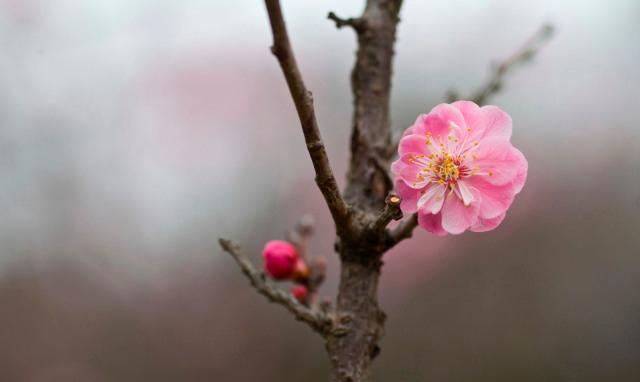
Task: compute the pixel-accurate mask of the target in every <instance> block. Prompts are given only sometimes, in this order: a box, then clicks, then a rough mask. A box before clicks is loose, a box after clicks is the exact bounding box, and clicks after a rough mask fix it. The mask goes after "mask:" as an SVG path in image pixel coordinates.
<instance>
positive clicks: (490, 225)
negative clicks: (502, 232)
mask: <svg viewBox="0 0 640 382" xmlns="http://www.w3.org/2000/svg"><path fill="white" fill-rule="evenodd" d="M505 215H506V214H505V213H504V212H503V213H501V214H500V215H498V216H496V217H494V218H491V219H483V218H478V221H477V222H476V224H474V225H472V226H471V228H469V230H471V231H473V232H487V231H491V230H492V229H495V228H496V227H497V226H499V225H500V223H502V221H503V220H504V217H505Z"/></svg>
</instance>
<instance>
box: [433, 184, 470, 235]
mask: <svg viewBox="0 0 640 382" xmlns="http://www.w3.org/2000/svg"><path fill="white" fill-rule="evenodd" d="M441 214H442V228H443V229H444V230H445V231H447V232H449V233H450V234H454V235H457V234H461V233H463V232H464V231H465V230H466V229H467V228H469V227H470V226H471V225H473V224H475V222H476V221H477V219H478V203H473V204H471V205H469V206H468V207H465V206H464V204H462V201H461V200H460V199H459V198H457V197H456V196H454V195H451V194H448V195H447V198H446V200H445V201H444V206H443V207H442V212H441Z"/></svg>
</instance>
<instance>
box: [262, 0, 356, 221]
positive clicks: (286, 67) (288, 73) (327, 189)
mask: <svg viewBox="0 0 640 382" xmlns="http://www.w3.org/2000/svg"><path fill="white" fill-rule="evenodd" d="M265 4H266V6H267V13H268V14H269V22H270V24H271V31H272V33H273V45H272V46H271V52H273V54H274V55H275V56H276V57H277V59H278V62H279V63H280V67H281V68H282V73H283V74H284V77H285V80H286V81H287V85H288V87H289V92H290V93H291V98H292V99H293V103H294V104H295V107H296V111H297V112H298V117H299V118H300V124H301V126H302V133H303V134H304V139H305V142H306V144H307V150H308V151H309V155H310V156H311V161H312V162H313V167H314V169H315V172H316V183H317V185H318V188H319V189H320V191H321V192H322V195H323V196H324V199H325V201H326V202H327V206H328V207H329V210H330V212H331V216H332V217H333V220H334V222H335V224H336V226H337V227H338V228H339V229H340V228H343V227H346V226H347V224H348V221H349V219H350V213H349V208H348V206H347V203H346V202H345V201H344V199H343V198H342V195H341V193H340V190H339V188H338V183H337V182H336V179H335V177H334V175H333V171H332V170H331V165H330V164H329V158H328V156H327V151H326V149H325V147H324V143H323V141H322V137H321V136H320V130H319V129H318V122H317V120H316V116H315V111H314V108H313V97H312V95H311V92H310V91H309V90H307V88H306V86H305V84H304V81H303V79H302V74H301V73H300V70H299V69H298V64H297V63H296V59H295V56H294V54H293V49H292V48H291V43H290V41H289V36H288V33H287V28H286V25H285V22H284V17H283V16H282V9H281V8H280V2H279V1H278V0H265Z"/></svg>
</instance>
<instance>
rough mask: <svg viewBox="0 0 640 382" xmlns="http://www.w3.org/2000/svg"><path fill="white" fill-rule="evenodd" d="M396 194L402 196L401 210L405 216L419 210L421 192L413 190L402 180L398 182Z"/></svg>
mask: <svg viewBox="0 0 640 382" xmlns="http://www.w3.org/2000/svg"><path fill="white" fill-rule="evenodd" d="M396 192H397V193H398V196H400V199H401V201H400V209H401V210H402V212H404V213H405V214H412V213H414V212H416V211H417V210H418V199H419V198H420V195H421V194H420V190H419V189H415V188H411V187H409V186H407V184H406V183H405V182H404V181H402V180H397V181H396Z"/></svg>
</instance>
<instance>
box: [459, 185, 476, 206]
mask: <svg viewBox="0 0 640 382" xmlns="http://www.w3.org/2000/svg"><path fill="white" fill-rule="evenodd" d="M456 186H457V188H458V192H459V193H460V199H462V204H464V205H465V207H467V206H469V204H471V202H473V201H474V199H475V198H474V197H473V194H472V193H471V190H470V189H469V187H468V186H467V184H466V183H465V182H464V181H463V180H459V181H458V183H457V184H456Z"/></svg>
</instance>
